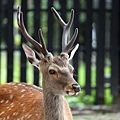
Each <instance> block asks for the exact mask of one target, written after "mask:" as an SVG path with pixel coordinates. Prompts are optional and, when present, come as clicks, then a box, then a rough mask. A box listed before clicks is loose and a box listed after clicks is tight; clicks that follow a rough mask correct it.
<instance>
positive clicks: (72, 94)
mask: <svg viewBox="0 0 120 120" xmlns="http://www.w3.org/2000/svg"><path fill="white" fill-rule="evenodd" d="M66 93H67V95H70V96H76V95H78V93H79V92H73V91H66Z"/></svg>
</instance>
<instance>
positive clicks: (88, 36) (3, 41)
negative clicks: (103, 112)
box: [0, 0, 120, 104]
mask: <svg viewBox="0 0 120 120" xmlns="http://www.w3.org/2000/svg"><path fill="white" fill-rule="evenodd" d="M18 5H20V6H21V7H22V11H23V13H24V23H25V26H26V28H27V30H28V32H29V33H30V35H31V36H32V37H33V38H35V39H36V40H38V29H39V28H42V31H43V35H44V38H45V41H46V44H47V46H48V50H49V51H52V53H54V54H58V53H59V52H60V50H61V36H62V29H61V26H60V25H59V23H58V22H57V21H56V19H55V18H54V16H53V14H52V12H51V7H52V6H54V7H55V8H56V10H57V11H58V12H59V13H60V15H61V16H62V18H63V19H64V20H65V21H67V20H68V19H69V17H70V11H71V8H73V9H74V10H75V18H74V24H73V26H72V29H71V35H72V34H73V31H74V29H75V28H76V27H77V28H78V29H79V35H78V37H77V41H76V43H79V44H80V49H79V50H78V51H77V53H76V54H75V57H74V59H73V61H72V63H73V66H74V68H75V74H77V76H75V78H76V80H77V81H78V82H79V83H80V84H81V87H82V88H83V90H85V93H86V94H89V95H90V94H91V92H92V90H95V93H96V104H97V103H103V102H104V98H105V90H106V89H109V90H110V92H111V95H112V96H113V98H114V100H115V99H116V97H117V96H118V94H119V90H120V79H119V78H120V76H119V68H120V65H119V49H120V47H119V45H120V42H119V30H120V29H119V28H120V26H119V25H120V24H119V17H120V16H119V13H120V10H119V8H120V7H119V0H1V1H0V45H1V46H0V74H1V75H0V82H1V84H3V83H5V82H12V81H22V82H31V81H32V80H33V81H32V82H31V83H33V84H35V85H38V86H39V85H40V80H39V77H41V76H40V73H39V71H38V70H37V69H36V68H31V67H30V65H29V64H28V62H27V61H26V57H25V55H24V52H23V50H22V48H21V44H22V43H23V42H26V40H25V38H24V37H23V36H22V34H21V32H20V30H19V28H18V26H17V22H16V11H17V7H18Z"/></svg>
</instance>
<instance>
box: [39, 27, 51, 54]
mask: <svg viewBox="0 0 120 120" xmlns="http://www.w3.org/2000/svg"><path fill="white" fill-rule="evenodd" d="M38 36H39V40H40V41H41V44H42V53H44V55H48V54H49V52H48V51H47V48H46V45H45V42H44V38H43V35H42V30H41V29H39V30H38Z"/></svg>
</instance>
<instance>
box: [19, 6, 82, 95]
mask: <svg viewBox="0 0 120 120" xmlns="http://www.w3.org/2000/svg"><path fill="white" fill-rule="evenodd" d="M51 10H52V12H53V13H54V15H55V16H56V18H57V19H58V21H59V23H60V25H61V26H62V28H63V35H62V52H61V53H60V55H59V56H53V55H52V53H50V52H48V50H47V48H46V45H45V42H44V39H43V35H42V31H41V29H39V30H38V36H39V40H40V42H41V44H40V43H38V42H37V41H36V40H34V39H33V38H32V37H31V36H30V35H29V34H28V32H27V30H26V28H25V26H24V22H23V13H22V12H21V9H20V7H18V11H17V22H18V25H19V27H20V29H21V31H22V33H23V35H24V37H25V38H26V40H28V41H29V42H30V43H31V44H32V45H34V46H35V47H36V48H37V49H38V50H39V52H41V53H42V55H41V54H39V53H38V52H37V51H36V50H33V49H31V48H30V47H29V46H27V45H26V44H23V45H22V47H23V49H24V51H25V54H26V56H27V58H28V61H29V62H30V63H31V64H32V65H34V66H35V67H37V68H38V69H39V70H40V71H41V72H42V77H43V80H42V81H43V92H44V90H45V91H47V92H48V91H50V92H52V93H54V94H57V95H65V94H68V95H76V94H77V93H78V92H79V91H80V86H79V85H78V83H77V82H76V81H75V80H74V78H73V71H74V68H73V67H72V65H70V64H69V61H70V60H71V59H72V58H73V56H74V53H75V52H76V50H77V49H78V47H79V44H77V45H76V46H74V47H72V46H73V44H74V42H75V40H76V37H77V34H78V29H77V28H76V29H75V32H74V35H73V37H72V38H71V40H70V41H69V42H67V37H68V33H69V31H70V27H71V25H72V22H73V18H74V10H71V18H70V20H69V22H68V23H67V24H66V23H65V22H64V21H63V20H62V18H61V17H60V15H59V14H58V13H57V11H56V10H55V9H54V8H53V7H52V8H51Z"/></svg>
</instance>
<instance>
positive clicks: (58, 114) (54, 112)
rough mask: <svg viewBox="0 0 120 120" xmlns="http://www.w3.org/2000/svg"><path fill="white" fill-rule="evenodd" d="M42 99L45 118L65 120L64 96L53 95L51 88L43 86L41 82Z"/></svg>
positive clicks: (47, 119)
mask: <svg viewBox="0 0 120 120" xmlns="http://www.w3.org/2000/svg"><path fill="white" fill-rule="evenodd" d="M43 100H44V116H45V120H65V119H64V116H65V115H64V105H63V103H64V96H62V95H55V94H54V93H53V92H52V91H51V90H49V89H47V88H45V86H44V84H43Z"/></svg>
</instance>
